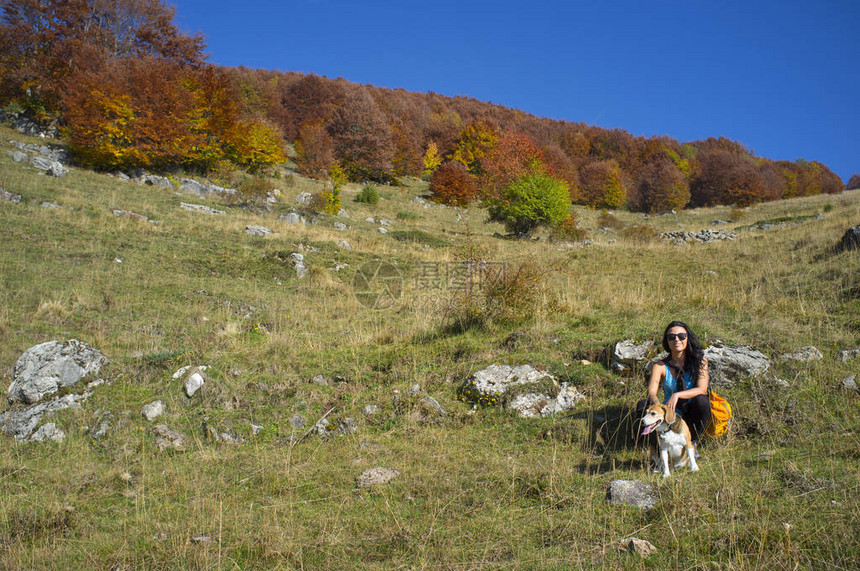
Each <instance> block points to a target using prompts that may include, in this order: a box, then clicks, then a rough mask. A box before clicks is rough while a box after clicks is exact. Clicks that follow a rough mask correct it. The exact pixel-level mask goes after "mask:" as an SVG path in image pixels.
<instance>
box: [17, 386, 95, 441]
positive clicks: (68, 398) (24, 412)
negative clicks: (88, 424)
mask: <svg viewBox="0 0 860 571" xmlns="http://www.w3.org/2000/svg"><path fill="white" fill-rule="evenodd" d="M91 394H92V393H91V392H89V391H88V392H85V393H84V394H80V395H76V394H68V395H64V396H62V397H56V398H54V399H51V400H48V401H46V402H42V403H39V404H35V405H33V406H29V407H26V408H21V409H18V408H14V409H11V410H8V411H6V412H4V413H3V414H0V430H2V431H3V432H5V433H6V434H8V435H10V436H13V437H14V438H15V440H17V441H19V442H25V441H28V440H43V439H44V438H34V435H35V434H36V430H37V427H38V426H39V422H41V421H42V417H44V416H50V415H52V414H53V413H55V412H57V411H58V410H64V409H67V408H78V407H80V406H81V403H82V402H83V401H85V400H86V399H87V398H88V397H89V396H90V395H91Z"/></svg>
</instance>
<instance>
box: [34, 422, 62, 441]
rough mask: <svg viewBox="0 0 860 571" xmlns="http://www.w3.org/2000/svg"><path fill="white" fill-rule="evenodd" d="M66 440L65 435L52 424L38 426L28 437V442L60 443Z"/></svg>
mask: <svg viewBox="0 0 860 571" xmlns="http://www.w3.org/2000/svg"><path fill="white" fill-rule="evenodd" d="M65 438H66V433H65V432H63V431H62V430H60V429H59V428H57V425H56V424H54V423H53V422H47V423H45V424H43V425H42V426H40V427H39V428H38V429H36V431H35V432H34V433H33V434H32V435H31V436H30V440H34V441H36V442H42V441H44V440H52V441H54V442H62V441H63V440H64V439H65Z"/></svg>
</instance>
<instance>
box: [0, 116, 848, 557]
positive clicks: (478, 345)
mask: <svg viewBox="0 0 860 571" xmlns="http://www.w3.org/2000/svg"><path fill="white" fill-rule="evenodd" d="M10 138H17V139H20V140H23V138H22V137H21V136H19V135H17V134H15V133H13V132H12V131H10V130H8V129H5V128H2V129H0V188H4V189H6V190H7V191H9V192H13V193H16V194H20V195H22V197H23V198H22V201H21V202H20V203H19V204H11V203H6V202H0V219H2V224H0V244H2V248H0V280H2V290H0V339H2V340H3V343H0V381H2V382H3V383H5V384H3V386H4V387H5V386H8V384H9V383H10V382H11V376H12V367H13V366H14V364H15V361H16V360H17V358H18V357H19V356H20V355H21V353H22V352H23V351H24V350H26V349H27V348H29V347H31V346H33V345H35V344H37V343H40V342H43V341H48V340H52V339H57V340H67V339H71V338H77V339H80V340H82V341H85V342H87V343H89V344H91V345H93V346H95V347H97V348H98V349H100V350H101V351H103V352H104V353H105V354H106V355H107V356H108V357H109V358H110V360H111V362H110V364H109V365H108V366H107V367H106V368H103V369H102V376H104V377H105V379H107V380H108V381H109V384H107V385H105V386H101V387H98V388H97V389H96V390H95V393H94V395H93V396H92V397H91V398H90V399H89V400H88V401H87V402H86V403H85V404H84V406H83V407H82V408H80V409H76V410H67V411H63V412H62V413H61V414H59V415H58V417H57V419H56V422H57V423H58V424H59V425H60V426H61V427H62V428H63V430H64V431H65V432H66V434H67V435H68V436H67V438H66V439H65V440H64V441H63V442H61V443H58V444H57V443H33V444H15V443H14V441H13V440H12V439H11V438H8V437H5V436H4V437H3V438H2V440H0V478H2V480H0V481H2V486H0V544H2V546H3V549H2V550H0V567H3V568H9V569H162V568H164V569H571V568H628V569H638V568H683V569H691V568H697V569H698V568H726V569H759V568H761V569H821V568H828V569H831V568H833V569H853V568H857V567H858V566H860V541H858V539H860V537H858V531H857V530H858V529H860V500H858V493H857V492H858V485H860V471H858V469H857V465H858V464H857V461H858V450H860V421H858V418H860V416H858V413H860V406H858V403H860V400H858V398H860V397H858V395H857V394H856V393H848V392H845V391H844V390H842V389H840V388H839V387H838V385H839V384H840V381H841V380H842V379H844V378H845V377H847V376H849V375H852V374H857V373H860V371H858V366H860V364H858V361H854V362H853V363H842V362H841V361H840V359H839V358H838V354H839V351H840V350H843V349H850V348H854V347H857V346H860V341H858V337H860V335H858V334H860V292H858V287H860V286H858V281H860V280H858V278H860V256H858V254H857V252H856V251H855V252H848V253H842V254H838V255H837V254H834V253H833V252H832V246H833V245H834V244H835V243H836V242H837V241H838V240H839V239H840V238H841V236H842V234H843V233H844V232H845V230H846V229H847V228H849V227H850V226H854V225H856V224H858V223H860V193H858V192H856V191H853V192H846V193H843V194H841V195H830V196H816V197H810V198H804V199H795V200H790V201H779V202H772V203H767V204H763V205H760V206H754V207H751V208H749V209H744V210H732V209H730V208H728V207H721V208H712V209H699V210H689V211H682V212H679V213H678V214H677V215H665V216H658V217H651V218H647V217H645V216H644V215H639V214H631V213H617V214H616V215H615V217H616V218H615V220H610V219H608V218H607V217H606V216H603V218H600V216H601V215H600V213H598V212H595V211H591V210H587V209H579V208H577V209H576V212H577V214H578V216H579V219H580V224H581V226H583V227H584V228H585V229H586V230H587V231H588V232H589V238H590V240H591V243H590V244H588V245H582V244H576V245H570V244H565V243H563V242H557V241H550V240H548V237H547V236H541V239H540V240H536V241H514V240H506V239H502V238H499V237H495V236H494V233H496V232H501V231H502V228H501V226H497V225H490V224H485V223H484V219H485V217H486V213H485V212H484V211H482V210H479V209H476V208H473V209H468V210H456V209H451V208H443V207H440V206H438V205H435V204H430V205H429V206H427V207H426V208H425V205H424V204H421V203H419V202H415V201H414V200H413V199H414V198H415V197H418V196H420V195H422V194H423V193H424V192H425V190H426V185H425V183H422V182H420V181H413V182H412V184H410V185H409V186H406V187H402V188H400V187H397V188H395V187H381V188H380V192H381V195H382V199H381V200H380V202H379V204H378V205H376V206H370V205H366V204H360V203H356V202H353V201H352V198H353V197H354V196H355V195H356V194H357V193H358V192H359V190H360V187H359V186H354V185H350V186H348V187H347V189H346V190H345V192H344V195H343V197H344V208H345V209H346V211H347V212H348V213H349V216H350V218H349V219H345V218H335V217H329V216H325V215H317V216H316V218H317V223H315V224H314V223H311V219H310V218H311V217H310V215H307V216H306V219H307V222H308V223H307V224H298V225H290V224H288V223H287V222H286V221H284V220H281V219H280V216H281V215H283V214H286V213H288V212H291V211H292V209H293V207H294V206H295V204H296V202H295V198H296V196H297V195H298V194H299V193H300V192H303V191H311V192H313V191H315V190H318V187H317V186H315V185H316V184H317V183H314V182H312V181H308V180H305V179H302V178H300V177H297V176H295V175H292V174H288V173H283V174H282V175H281V177H280V178H278V179H272V180H271V181H269V182H270V183H271V185H272V186H273V187H275V188H278V189H280V190H281V191H282V193H283V196H282V199H281V201H280V202H279V203H277V204H276V205H274V207H273V208H272V209H271V210H270V211H267V210H266V209H265V208H264V207H263V205H262V203H250V204H241V203H238V202H236V201H233V202H228V201H222V200H215V199H206V200H201V199H197V198H195V197H190V196H187V195H180V194H178V193H177V191H176V189H166V188H157V187H149V186H139V185H137V184H135V183H131V182H122V181H120V180H119V179H116V178H111V177H108V176H105V175H101V174H95V173H91V172H88V171H83V170H79V169H72V171H71V173H70V174H69V175H68V176H66V177H64V178H59V179H58V178H51V177H47V176H43V175H40V174H38V172H37V171H36V170H34V169H32V168H31V167H29V166H26V165H25V164H23V163H13V162H12V161H11V159H10V157H9V156H8V155H7V153H6V150H8V149H11V148H12V147H11V145H9V144H8V142H7V141H8V140H9V139H10ZM43 202H52V203H56V204H58V205H60V207H61V208H59V209H52V208H43V207H42V206H41V204H42V203H43ZM181 202H188V203H197V204H208V205H210V206H213V207H215V208H218V209H221V210H225V211H226V212H227V214H226V215H221V216H209V215H205V214H197V213H191V212H187V211H185V210H183V209H181V208H180V203H181ZM113 209H124V210H127V211H131V212H135V213H139V214H142V215H144V216H146V217H148V218H149V219H152V220H156V221H158V222H159V223H158V224H157V225H156V224H152V223H150V222H146V221H141V220H138V219H135V218H131V217H128V216H120V217H117V216H115V215H114V214H113V213H112V210H113ZM818 214H821V215H822V216H821V217H815V215H818ZM368 217H373V218H374V219H375V221H374V222H373V223H371V222H368V221H366V219H367V218H368ZM381 219H388V220H390V221H392V224H390V225H389V226H387V227H386V228H387V230H388V233H386V234H383V233H381V232H379V230H378V228H379V227H380V226H381V224H380V223H379V222H378V221H379V220H381ZM717 219H721V220H725V221H728V222H729V223H728V224H725V225H721V226H719V227H717V226H713V224H712V221H714V220H717ZM776 220H783V221H787V223H786V224H785V225H782V226H779V227H776V228H772V229H769V230H759V229H756V225H757V224H758V223H760V222H765V221H776ZM335 222H343V223H345V224H347V225H348V226H349V228H348V229H347V230H337V229H336V228H335V227H334V223H335ZM247 225H263V226H266V227H268V228H270V229H271V230H273V232H274V233H273V235H271V236H267V237H252V236H249V235H247V234H246V233H245V227H246V226H247ZM609 225H613V226H616V228H608V229H606V227H607V226H609ZM712 227H713V228H724V229H727V230H736V232H737V236H736V238H735V239H734V240H732V241H719V242H715V243H710V244H701V243H693V244H691V245H689V246H676V245H672V244H671V243H669V242H668V241H665V240H660V239H659V238H652V239H648V238H647V236H648V235H649V233H653V232H666V231H675V230H688V231H698V230H700V229H703V228H712ZM631 228H633V230H631ZM643 236H645V238H643ZM343 240H346V241H347V242H348V243H349V246H350V249H347V248H346V247H345V246H343V245H339V244H338V242H340V241H343ZM292 253H301V254H303V255H304V260H305V265H306V266H307V267H308V269H309V272H308V275H307V276H306V277H305V278H304V279H299V278H298V277H297V275H296V271H295V268H294V266H293V264H292V263H291V261H290V254H292ZM469 258H475V259H483V260H486V261H488V262H490V263H491V266H492V267H504V268H505V270H506V272H507V273H508V275H516V272H517V271H520V274H519V275H520V279H518V280H516V281H514V282H513V283H512V286H516V288H518V290H517V291H518V294H517V295H515V296H511V297H510V298H509V299H508V304H506V306H505V307H503V308H501V309H502V311H497V310H498V309H499V308H495V307H492V306H489V307H488V306H486V305H483V302H484V301H485V298H484V296H483V295H482V293H481V292H480V291H473V292H472V293H471V295H469V296H466V295H464V294H463V293H462V292H458V291H457V290H456V289H455V288H454V287H453V286H455V285H456V283H455V281H454V279H453V278H449V277H445V278H444V279H443V278H442V277H440V274H441V273H443V272H448V271H450V270H454V269H456V268H458V267H460V266H459V263H460V262H462V261H463V260H465V259H469ZM380 262H385V263H388V264H391V266H392V267H393V270H392V274H391V275H392V276H393V277H394V278H397V284H399V285H401V286H402V287H401V288H400V289H394V290H391V291H392V295H393V299H394V302H395V303H393V304H391V306H390V307H389V306H385V307H381V308H376V309H372V308H368V307H367V303H368V299H373V298H368V297H367V296H365V297H363V298H360V297H356V295H355V290H356V287H355V276H356V273H357V272H359V271H362V272H369V271H371V270H372V269H373V268H376V267H378V266H379V263H380ZM345 264H348V265H346V266H344V265H345ZM523 264H525V265H523ZM340 266H342V267H341V269H339V270H338V269H335V268H337V267H340ZM445 275H447V274H445ZM455 277H456V276H455ZM394 281H395V280H389V281H387V282H384V283H389V284H391V283H394ZM374 283H375V284H377V285H379V284H380V283H383V282H381V281H379V280H377V281H375V282H374ZM476 289H479V288H476ZM374 291H382V290H374ZM452 300H453V303H452ZM363 302H364V303H363ZM676 318H677V319H682V320H683V321H686V322H687V323H689V324H690V325H691V326H692V327H693V328H694V330H696V331H697V332H698V333H699V334H700V336H701V337H702V338H703V340H704V341H705V342H713V341H714V340H716V339H720V340H723V341H725V342H727V343H731V344H743V345H750V346H752V347H754V348H756V349H759V350H760V351H762V352H764V353H765V354H767V355H770V356H774V357H775V356H777V355H779V354H782V353H786V352H789V351H792V350H796V349H798V348H800V347H801V346H805V345H815V346H816V347H818V348H819V349H820V350H821V351H822V352H823V353H824V355H825V357H824V359H823V360H822V361H819V362H813V363H808V364H798V363H792V362H786V361H775V362H774V371H775V373H776V374H777V375H778V376H779V378H781V379H784V380H786V381H788V385H789V386H788V387H787V388H784V387H779V386H777V385H776V384H774V383H773V382H772V381H769V380H767V379H761V380H748V381H745V382H742V383H740V384H738V385H737V386H735V387H733V388H732V389H728V390H726V391H723V392H724V393H725V396H727V397H728V398H729V400H730V401H731V402H732V403H733V405H734V406H735V408H736V413H737V419H736V425H735V428H734V431H733V433H732V434H731V435H730V436H729V437H728V438H724V439H723V440H721V441H719V442H710V443H707V444H706V445H705V446H703V450H702V455H703V458H702V460H701V462H700V467H701V471H700V472H698V473H696V474H688V473H676V474H674V475H673V476H672V477H671V478H670V479H668V480H666V481H662V480H661V479H660V478H659V476H658V475H655V474H651V473H649V472H648V471H647V469H646V467H645V465H644V460H645V457H646V452H645V451H643V450H641V449H636V448H635V447H633V446H631V444H630V442H629V440H628V439H627V438H626V435H627V432H628V430H629V426H630V421H631V419H630V417H629V407H630V406H632V405H633V404H634V403H635V402H636V400H637V399H639V398H641V397H642V396H643V395H644V384H643V383H642V380H641V379H640V378H636V377H621V376H618V375H616V374H613V373H611V372H610V371H609V370H608V369H607V368H606V367H605V365H604V364H602V363H601V352H602V351H603V349H604V348H605V347H606V346H607V345H609V344H611V343H613V342H615V341H618V340H621V339H626V338H637V339H654V340H657V339H658V338H659V336H660V334H661V333H662V329H663V327H664V326H665V324H666V323H667V322H668V321H670V320H671V319H676ZM583 360H587V361H590V363H584V362H583ZM494 363H505V364H522V363H531V364H534V365H535V366H537V367H540V368H543V369H546V370H548V371H550V372H551V373H553V374H554V375H555V376H556V377H558V378H559V379H561V380H565V381H570V382H573V383H574V384H575V385H576V386H577V388H578V389H579V390H581V391H582V392H584V393H585V394H586V395H587V399H586V400H585V401H583V402H582V403H581V404H580V405H579V408H578V409H577V410H575V411H574V413H573V414H568V415H562V416H557V417H554V418H546V419H519V418H515V417H514V416H512V415H509V414H507V413H505V412H503V411H500V410H498V409H495V408H479V409H477V410H472V409H471V407H470V406H469V405H467V404H465V403H462V402H460V401H458V400H457V388H458V386H459V385H460V383H461V382H462V381H463V380H465V379H466V378H467V377H468V376H469V374H470V373H472V372H474V371H476V370H479V369H482V368H484V367H486V366H488V365H491V364H494ZM198 364H201V365H204V364H205V365H208V366H209V367H210V368H209V369H208V370H207V371H206V374H207V379H208V380H207V384H206V386H205V388H204V389H203V390H202V392H201V393H199V394H198V395H195V397H194V398H192V399H188V398H186V397H185V395H184V394H183V392H182V385H181V382H180V381H177V380H173V379H172V378H171V376H172V374H173V372H174V371H175V370H176V369H178V368H179V367H180V366H184V365H198ZM318 375H323V376H324V377H325V378H326V382H325V384H321V383H318V382H313V379H314V377H316V376H318ZM415 384H418V385H420V388H421V391H422V392H421V393H420V395H410V394H408V391H409V389H410V387H412V386H413V385H415ZM423 395H430V396H432V397H434V398H435V399H436V400H437V401H438V402H439V403H440V404H441V405H442V407H443V408H444V409H445V410H446V411H447V415H445V416H439V415H438V414H436V413H434V412H433V411H431V410H427V409H426V408H425V407H423V406H422V404H421V402H420V396H423ZM156 399H160V400H162V401H164V403H165V405H166V413H165V415H164V416H163V417H161V418H160V419H159V420H158V421H157V422H163V423H164V424H167V425H168V426H170V427H171V428H173V429H175V430H178V431H181V432H183V433H184V434H186V435H187V436H189V437H190V438H191V442H192V444H191V446H190V447H189V450H188V451H186V452H167V451H159V450H158V448H157V447H156V446H155V437H154V435H153V432H152V425H151V423H149V422H147V421H146V420H145V419H144V418H143V417H142V416H141V414H140V410H141V408H142V406H143V405H144V404H146V403H149V402H151V401H153V400H156ZM370 404H372V405H376V406H378V407H379V410H378V412H376V413H375V414H373V415H370V416H368V415H365V414H364V412H363V409H364V407H365V406H366V405H370ZM297 415H300V416H301V417H302V418H303V419H304V427H301V428H300V427H297V424H298V423H297V422H295V421H296V420H297V419H296V418H295V417H296V416H297ZM323 416H325V417H326V418H327V419H328V420H329V421H331V422H332V423H333V424H335V425H337V423H338V421H342V420H344V419H346V418H352V419H354V420H355V422H356V423H357V425H358V430H357V431H356V432H354V433H352V434H348V435H343V436H332V437H330V438H321V437H320V436H317V435H315V434H310V428H311V426H312V425H313V424H314V423H315V422H316V421H317V420H318V419H320V418H321V417H323ZM103 420H108V422H109V424H110V429H109V430H108V431H107V433H106V434H105V435H104V436H102V437H100V438H93V437H92V436H91V434H92V432H93V429H94V427H96V426H98V425H100V423H101V422H102V421H103ZM204 421H205V423H206V424H207V425H209V426H219V427H224V428H225V429H226V428H229V429H232V430H233V431H235V432H236V433H237V434H239V435H240V436H242V437H243V438H244V443H242V444H239V445H231V444H226V443H219V442H212V441H211V440H209V439H207V438H205V431H204V428H203V426H204ZM252 425H256V426H259V427H262V429H260V430H259V433H258V434H256V435H254V434H253V430H252ZM377 466H385V467H390V468H394V469H397V470H398V471H399V472H400V476H399V477H397V478H395V479H394V480H392V481H391V482H390V483H389V484H387V485H383V486H377V487H372V488H359V487H357V486H356V477H357V476H358V475H359V474H360V473H361V472H362V471H364V470H365V469H367V468H373V467H377ZM615 479H642V480H646V481H650V482H654V483H655V484H656V485H658V486H659V495H660V499H661V502H660V506H659V507H658V508H656V509H653V510H649V511H640V510H639V509H636V508H632V507H625V506H614V505H609V504H608V503H607V502H606V501H605V496H606V491H607V487H608V484H609V482H610V481H612V480H615ZM630 536H636V537H640V538H642V539H647V540H649V541H650V542H651V543H653V544H654V545H655V546H656V547H657V548H658V550H659V554H658V555H656V556H652V557H650V558H649V559H639V558H638V557H636V556H634V555H631V554H626V553H622V552H620V551H619V549H618V543H619V541H620V540H622V539H624V538H626V537H630Z"/></svg>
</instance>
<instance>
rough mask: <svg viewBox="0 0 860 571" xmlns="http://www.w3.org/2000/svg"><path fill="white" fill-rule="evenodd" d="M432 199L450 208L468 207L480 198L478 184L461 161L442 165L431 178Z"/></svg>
mask: <svg viewBox="0 0 860 571" xmlns="http://www.w3.org/2000/svg"><path fill="white" fill-rule="evenodd" d="M430 192H431V195H430V199H431V200H434V201H436V202H441V203H442V204H447V205H449V206H466V205H467V204H469V203H470V202H472V201H474V200H476V199H477V198H478V183H477V181H475V177H473V176H472V175H471V174H469V171H468V170H467V169H466V166H465V165H463V163H461V162H459V161H448V162H445V163H442V164H441V165H440V166H439V167H438V168H437V169H436V170H435V171H433V174H432V175H431V176H430Z"/></svg>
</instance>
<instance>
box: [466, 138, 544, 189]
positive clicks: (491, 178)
mask: <svg viewBox="0 0 860 571" xmlns="http://www.w3.org/2000/svg"><path fill="white" fill-rule="evenodd" d="M544 163H545V161H544V154H543V152H542V151H541V149H540V147H538V146H537V144H536V143H535V142H534V140H532V138H531V137H529V136H528V135H526V134H525V133H505V134H503V135H502V136H501V137H499V140H498V142H497V143H496V144H495V146H493V148H492V150H491V151H490V152H489V153H488V154H487V156H486V157H484V159H483V160H482V163H481V164H482V166H483V171H484V172H483V174H482V175H481V185H482V190H483V192H484V194H485V195H487V196H494V195H496V194H497V193H498V192H499V190H501V189H502V188H504V187H506V186H508V185H510V184H511V183H513V182H514V181H515V180H517V179H519V178H522V177H524V176H527V175H529V174H531V173H532V172H533V171H534V169H535V168H536V167H537V166H542V165H544Z"/></svg>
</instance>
